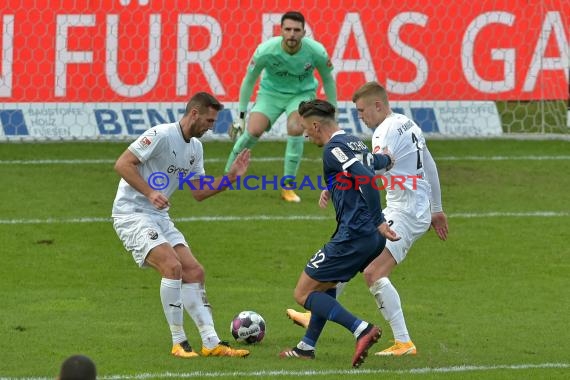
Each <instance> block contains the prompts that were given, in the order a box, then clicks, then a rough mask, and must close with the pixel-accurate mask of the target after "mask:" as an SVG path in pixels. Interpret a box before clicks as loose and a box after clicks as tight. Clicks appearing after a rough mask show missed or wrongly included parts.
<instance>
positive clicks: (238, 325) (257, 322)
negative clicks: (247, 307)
mask: <svg viewBox="0 0 570 380" xmlns="http://www.w3.org/2000/svg"><path fill="white" fill-rule="evenodd" d="M230 328H231V332H232V336H233V337H234V338H235V340H237V341H238V342H241V343H248V344H251V343H258V342H261V341H262V340H263V337H264V336H265V320H264V319H263V317H262V316H261V315H259V314H257V313H256V312H255V311H242V312H241V313H239V314H238V315H236V316H235V317H234V319H233V320H232V325H231V326H230Z"/></svg>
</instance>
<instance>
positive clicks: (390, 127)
mask: <svg viewBox="0 0 570 380" xmlns="http://www.w3.org/2000/svg"><path fill="white" fill-rule="evenodd" d="M352 100H353V102H354V103H355V105H356V109H357V111H358V114H359V117H360V118H361V119H362V121H363V122H364V124H366V126H367V127H368V128H371V129H374V133H373V135H372V153H386V152H389V154H390V156H391V157H392V158H393V162H392V165H393V166H392V167H391V168H390V169H389V171H386V172H383V171H381V172H377V174H382V175H383V176H384V178H385V181H383V182H382V183H379V186H384V185H385V186H386V189H385V190H386V207H385V208H384V209H383V213H384V216H385V218H386V220H387V221H388V224H389V225H390V226H391V227H392V229H393V230H394V231H395V232H396V234H397V235H398V236H400V237H401V239H400V240H398V241H387V242H386V247H385V248H384V250H383V252H382V254H381V255H380V257H379V258H378V260H375V261H374V262H373V263H371V264H370V265H369V266H368V267H367V268H366V269H365V270H364V272H363V274H364V278H365V281H366V283H367V285H368V287H369V289H370V292H371V293H372V295H373V296H374V298H375V300H376V303H377V304H378V308H379V309H380V312H381V313H382V315H383V316H384V318H385V319H386V321H388V323H389V324H390V327H391V329H392V333H393V335H394V345H392V346H391V347H389V348H387V349H385V350H383V351H380V352H377V353H376V355H378V356H402V355H415V354H416V352H417V349H416V346H415V344H414V343H413V342H412V340H411V338H410V335H409V333H408V329H407V327H406V322H405V319H404V313H403V310H402V304H401V302H400V296H399V294H398V291H397V290H396V288H395V287H394V285H392V283H391V281H390V279H389V278H388V277H389V276H390V273H391V272H392V270H393V269H394V268H395V267H396V265H398V264H400V263H401V262H402V261H403V260H404V259H405V257H406V255H407V254H408V251H409V250H410V248H411V246H412V244H413V243H414V242H415V241H416V240H417V239H419V238H420V237H421V236H422V235H423V234H424V233H425V232H426V231H427V230H428V229H429V227H430V225H431V226H432V227H433V228H434V230H435V232H436V233H437V235H438V236H439V238H440V239H441V240H446V239H447V233H448V226H447V217H446V215H445V213H444V212H443V207H442V203H441V189H440V184H439V176H438V172H437V167H436V165H435V161H434V160H433V158H432V156H431V154H430V152H429V150H428V149H427V146H426V142H425V138H424V136H423V133H422V130H421V129H420V128H419V127H418V126H417V125H416V123H414V122H413V121H412V120H410V119H409V118H408V117H406V116H405V115H402V114H397V113H393V112H392V111H391V109H390V104H389V101H388V96H387V93H386V90H385V89H384V87H382V86H381V85H380V84H378V83H376V82H368V83H366V84H364V85H363V86H362V87H360V88H359V89H358V90H357V91H356V92H355V94H354V96H353V98H352ZM403 179H405V181H404V180H403ZM327 201H328V194H327V192H326V191H325V192H323V195H321V200H320V202H321V206H322V207H324V206H326V203H327ZM343 286H344V284H339V286H338V288H337V297H338V294H340V292H341V291H342V289H343ZM306 314H307V313H299V312H297V311H295V310H293V309H288V310H287V315H288V316H289V318H291V319H292V320H293V321H294V322H295V323H297V324H299V325H301V326H305V327H306V323H308V316H307V315H306Z"/></svg>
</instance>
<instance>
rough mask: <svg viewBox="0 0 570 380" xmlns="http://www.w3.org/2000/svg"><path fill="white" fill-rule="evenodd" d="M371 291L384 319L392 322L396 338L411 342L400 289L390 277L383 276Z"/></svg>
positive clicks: (391, 325) (373, 285)
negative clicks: (393, 283)
mask: <svg viewBox="0 0 570 380" xmlns="http://www.w3.org/2000/svg"><path fill="white" fill-rule="evenodd" d="M370 293H372V295H373V296H374V298H375V299H376V304H377V305H378V308H379V309H380V313H382V315H383V316H384V319H386V321H387V322H388V323H389V324H390V327H391V328H392V333H393V334H394V339H396V340H399V341H400V342H404V343H405V342H409V341H410V335H409V333H408V328H407V327H406V321H405V319H404V312H403V310H402V304H401V303H400V296H399V295H398V291H397V290H396V288H395V287H394V285H392V283H391V282H390V279H389V278H388V277H382V278H381V279H379V280H378V281H376V282H375V283H374V284H372V286H371V287H370Z"/></svg>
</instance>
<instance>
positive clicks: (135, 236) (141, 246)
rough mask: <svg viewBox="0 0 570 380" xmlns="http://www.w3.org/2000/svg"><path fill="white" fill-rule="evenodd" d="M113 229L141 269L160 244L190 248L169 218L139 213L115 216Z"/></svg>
mask: <svg viewBox="0 0 570 380" xmlns="http://www.w3.org/2000/svg"><path fill="white" fill-rule="evenodd" d="M113 227H114V228H115V232H117V235H118V236H119V239H121V241H122V242H123V245H124V246H125V249H126V250H127V251H129V252H131V254H132V255H133V259H134V260H135V262H136V263H137V264H138V266H139V267H143V266H145V265H146V264H145V260H146V257H147V255H148V253H149V252H150V250H151V249H153V248H154V247H156V246H159V245H160V244H163V243H168V244H170V245H171V246H172V247H174V246H176V245H178V244H184V245H185V246H187V247H188V243H186V239H184V236H183V235H182V233H181V232H180V231H178V229H177V228H176V227H174V223H172V220H171V219H170V218H168V217H164V216H159V215H149V214H139V213H135V214H132V215H126V216H120V217H116V216H115V217H113Z"/></svg>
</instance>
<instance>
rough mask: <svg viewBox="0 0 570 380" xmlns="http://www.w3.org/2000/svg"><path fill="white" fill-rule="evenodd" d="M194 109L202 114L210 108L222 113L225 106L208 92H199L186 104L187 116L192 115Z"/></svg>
mask: <svg viewBox="0 0 570 380" xmlns="http://www.w3.org/2000/svg"><path fill="white" fill-rule="evenodd" d="M192 108H197V109H198V111H199V112H200V113H204V112H206V110H207V109H208V108H213V109H215V110H216V111H221V110H223V109H224V105H223V104H222V103H220V102H219V101H218V99H216V98H215V97H214V96H213V95H212V94H209V93H207V92H198V93H196V94H194V96H192V98H190V100H189V101H188V104H186V112H185V113H184V114H185V115H188V113H190V110H191V109H192Z"/></svg>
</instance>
